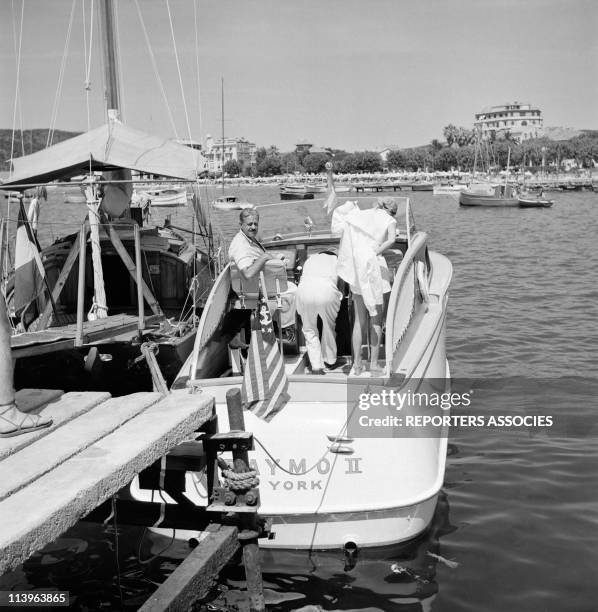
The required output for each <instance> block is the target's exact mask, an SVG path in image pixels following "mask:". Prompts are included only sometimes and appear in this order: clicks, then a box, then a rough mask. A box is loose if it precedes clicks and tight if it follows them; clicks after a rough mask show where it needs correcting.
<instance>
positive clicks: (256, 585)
mask: <svg viewBox="0 0 598 612" xmlns="http://www.w3.org/2000/svg"><path fill="white" fill-rule="evenodd" d="M226 407H227V409H228V421H229V425H230V429H231V430H238V431H245V419H244V418H243V407H242V404H241V390H240V389H238V388H235V389H229V390H228V391H227V392H226ZM233 467H234V471H235V472H236V473H243V472H248V471H249V469H250V468H249V454H248V452H247V450H239V449H237V450H235V449H233ZM239 522H240V525H239V526H240V532H239V541H240V543H241V548H242V551H243V565H244V566H245V579H246V581H247V592H248V594H249V609H250V611H251V612H263V611H264V610H265V609H266V603H265V599H264V585H263V583H262V566H261V562H260V550H259V544H258V541H257V538H258V535H259V527H258V524H257V514H254V513H253V514H252V513H242V514H241V515H240V518H239Z"/></svg>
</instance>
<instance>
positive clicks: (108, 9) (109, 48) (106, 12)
mask: <svg viewBox="0 0 598 612" xmlns="http://www.w3.org/2000/svg"><path fill="white" fill-rule="evenodd" d="M99 4H100V24H101V30H102V52H103V54H104V75H105V80H106V108H107V111H108V119H120V104H119V102H120V100H119V91H118V75H117V72H116V43H115V39H114V8H113V4H112V0H103V2H100V3H99Z"/></svg>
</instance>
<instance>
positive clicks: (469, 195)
mask: <svg viewBox="0 0 598 612" xmlns="http://www.w3.org/2000/svg"><path fill="white" fill-rule="evenodd" d="M479 146H480V138H479V137H478V138H477V139H476V150H475V158H474V164H473V176H474V181H473V182H472V183H470V184H469V185H468V186H467V188H466V189H463V190H462V191H461V193H460V194H459V204H460V205H461V206H492V207H497V206H500V207H504V206H518V205H519V198H518V197H517V193H516V190H515V188H514V187H513V186H512V185H509V184H508V181H507V180H506V179H505V181H504V182H503V183H496V182H490V181H483V182H475V175H476V161H477V157H478V149H479ZM510 159H511V149H509V158H508V161H507V176H508V173H509V162H510Z"/></svg>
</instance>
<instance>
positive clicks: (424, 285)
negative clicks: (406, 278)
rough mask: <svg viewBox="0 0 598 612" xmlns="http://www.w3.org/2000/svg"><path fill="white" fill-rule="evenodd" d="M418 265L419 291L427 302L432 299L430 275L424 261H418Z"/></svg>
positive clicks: (425, 302)
mask: <svg viewBox="0 0 598 612" xmlns="http://www.w3.org/2000/svg"><path fill="white" fill-rule="evenodd" d="M416 266H417V268H416V274H417V284H418V286H419V293H420V295H421V296H422V301H423V302H424V304H427V303H428V302H429V301H430V287H429V285H428V275H427V274H426V264H425V263H424V262H423V261H418V262H417V264H416Z"/></svg>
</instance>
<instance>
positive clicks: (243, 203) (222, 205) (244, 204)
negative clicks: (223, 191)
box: [212, 195, 255, 210]
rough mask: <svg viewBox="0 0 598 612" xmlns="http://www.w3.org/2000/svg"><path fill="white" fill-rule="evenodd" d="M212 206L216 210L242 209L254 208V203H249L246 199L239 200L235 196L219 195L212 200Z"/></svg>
mask: <svg viewBox="0 0 598 612" xmlns="http://www.w3.org/2000/svg"><path fill="white" fill-rule="evenodd" d="M212 206H213V207H214V208H215V209H216V210H243V209H244V208H255V204H251V203H250V202H248V201H247V200H241V199H240V198H238V197H237V196H234V195H229V196H220V197H218V198H216V199H215V200H214V202H212Z"/></svg>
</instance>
